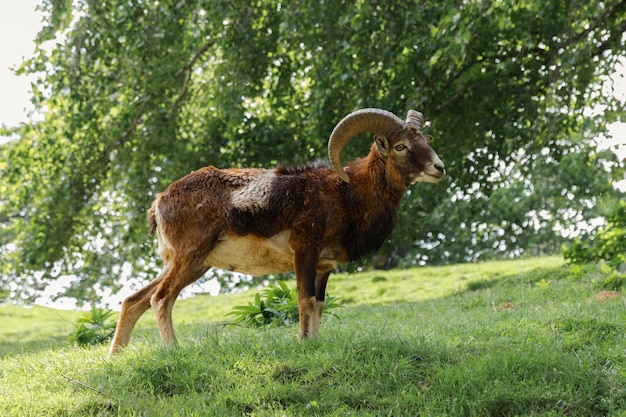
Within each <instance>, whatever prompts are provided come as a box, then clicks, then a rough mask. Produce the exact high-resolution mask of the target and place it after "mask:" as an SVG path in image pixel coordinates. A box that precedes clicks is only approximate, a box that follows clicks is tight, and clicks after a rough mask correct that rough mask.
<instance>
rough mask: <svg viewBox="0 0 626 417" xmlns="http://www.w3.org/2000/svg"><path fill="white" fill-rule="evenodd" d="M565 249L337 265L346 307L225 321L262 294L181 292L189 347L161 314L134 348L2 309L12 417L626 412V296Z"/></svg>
mask: <svg viewBox="0 0 626 417" xmlns="http://www.w3.org/2000/svg"><path fill="white" fill-rule="evenodd" d="M601 281H602V273H601V272H600V270H599V268H598V267H597V266H594V265H592V266H589V267H586V268H584V269H583V270H582V271H580V272H579V273H577V274H572V273H571V271H570V267H568V266H563V265H562V261H561V260H560V259H559V258H541V259H530V260H523V261H506V262H489V263H481V264H472V265H459V266H447V267H439V268H416V269H410V270H402V271H385V272H380V271H376V272H367V273H361V274H354V275H335V276H332V277H331V280H330V282H329V288H328V292H329V293H330V294H331V295H338V296H343V297H344V298H345V301H346V302H345V304H346V307H345V308H343V309H340V310H339V311H338V314H339V316H340V319H336V318H326V319H325V320H324V321H323V325H322V329H321V332H320V338H319V339H317V340H313V341H305V342H302V341H300V340H299V339H298V337H297V328H295V327H290V328H282V329H268V330H253V329H246V328H241V327H238V326H223V325H220V324H219V323H220V322H225V321H229V319H228V318H227V317H225V313H226V312H228V311H230V309H231V308H232V306H234V305H238V304H245V303H246V302H247V301H249V300H251V299H252V294H253V293H254V292H256V291H253V292H248V293H243V294H234V295H225V296H218V297H208V296H206V297H205V296H199V297H194V298H193V299H189V300H181V301H179V302H178V303H177V305H176V307H175V311H174V315H175V321H176V329H177V332H178V336H179V339H180V341H181V347H180V348H178V349H174V350H165V349H161V348H160V347H159V346H158V336H157V333H156V331H155V329H154V320H153V317H152V314H151V313H150V312H149V313H147V314H146V315H145V317H144V318H142V320H141V321H140V325H139V328H138V331H137V332H136V333H135V335H134V339H133V341H132V344H131V346H130V347H129V348H128V349H127V350H126V351H124V352H123V353H122V354H121V355H120V356H118V357H116V358H114V359H112V360H108V359H107V358H106V357H105V355H106V347H104V346H103V347H98V348H92V349H80V348H77V347H73V346H69V345H68V344H67V343H65V342H64V341H63V338H64V337H65V336H66V335H67V334H68V333H69V332H71V330H72V328H73V326H72V323H73V321H74V320H75V317H76V316H77V315H78V314H77V313H72V312H58V311H54V310H47V309H42V308H34V309H23V308H18V307H14V306H3V307H0V320H2V323H3V324H2V326H0V341H1V342H0V357H2V359H1V361H0V415H3V416H4V415H8V416H29V415H32V416H45V415H50V416H84V415H94V416H95V415H98V416H117V415H124V416H127V415H131V416H132V415H137V416H139V415H141V416H144V415H148V416H151V415H155V416H157V415H198V416H201V415H220V416H222V415H250V416H274V415H288V416H290V415H294V416H296V415H320V416H343V415H347V414H358V415H372V416H374V415H425V416H432V415H464V416H465V415H470V416H471V415H485V416H509V415H510V416H513V415H546V416H553V415H568V416H571V415H595V416H606V415H626V332H625V330H626V305H625V303H624V299H623V297H621V295H620V294H619V293H615V292H601V290H602V288H601V286H600V285H599V283H600V282H601Z"/></svg>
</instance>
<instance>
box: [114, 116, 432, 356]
mask: <svg viewBox="0 0 626 417" xmlns="http://www.w3.org/2000/svg"><path fill="white" fill-rule="evenodd" d="M398 144H402V145H404V146H406V147H407V148H408V149H404V150H399V149H401V148H396V146H397V145H398ZM433 161H438V163H437V162H433ZM433 166H434V167H435V168H433ZM427 171H428V173H430V174H431V177H430V178H434V179H430V180H428V179H427V180H428V181H431V182H436V181H438V180H439V179H440V178H441V177H442V176H443V164H441V161H440V160H439V158H438V157H437V156H436V154H435V153H434V151H433V150H432V149H431V148H430V146H429V145H428V144H427V141H426V139H425V138H424V136H422V134H421V132H420V131H419V130H417V129H416V128H414V127H413V126H411V125H407V127H406V128H405V129H404V130H403V131H401V132H398V133H396V134H394V135H392V136H391V137H390V138H389V139H385V140H384V141H380V139H377V141H376V143H375V144H373V145H372V148H371V151H370V153H369V155H368V156H367V157H365V158H363V159H360V160H358V161H356V162H354V163H352V164H350V165H348V167H347V168H346V172H347V174H348V176H349V177H350V182H349V183H345V182H343V181H342V180H340V179H339V177H338V176H337V174H335V172H334V171H333V170H332V169H331V168H329V167H328V166H326V165H319V164H317V165H304V166H300V167H295V168H285V167H279V168H276V169H274V170H261V169H224V170H220V169H217V168H214V167H207V168H202V169H199V170H197V171H195V172H192V173H191V174H189V175H187V176H185V177H183V178H181V179H180V180H178V181H176V182H174V183H173V184H171V185H170V186H169V187H168V188H167V189H166V190H165V191H164V192H162V193H161V194H159V195H158V196H157V198H156V199H155V201H154V203H153V204H152V206H151V207H150V209H149V210H148V219H149V224H150V234H151V235H156V236H157V239H158V242H159V254H160V256H161V257H162V259H163V260H164V264H165V265H164V268H163V270H162V271H161V273H160V274H159V275H158V277H157V278H156V279H155V280H154V281H153V282H151V283H150V284H148V285H147V286H146V287H144V288H142V289H141V290H139V291H137V292H136V293H135V294H133V295H132V296H130V297H128V298H127V299H126V300H125V301H124V303H123V305H122V311H121V314H120V319H119V323H118V326H117V329H116V333H115V337H114V339H113V342H112V344H111V350H110V353H111V354H113V353H115V352H117V351H118V350H119V349H120V348H121V347H123V346H125V345H126V344H127V343H128V342H129V340H130V336H131V333H132V330H133V328H134V326H135V324H136V322H137V320H138V319H139V317H140V316H141V315H142V314H143V313H144V312H145V311H146V310H147V309H148V308H150V307H152V308H153V309H154V311H155V314H156V317H157V325H158V328H159V331H160V334H161V339H162V341H163V342H164V343H165V344H175V342H176V339H175V336H174V328H173V325H172V318H171V315H172V308H173V306H174V302H175V300H176V297H177V296H178V294H179V293H180V291H181V290H182V289H183V288H185V287H186V286H187V285H189V284H191V283H192V282H194V281H195V280H197V279H198V278H200V277H201V276H202V275H203V274H204V273H205V272H206V271H207V269H209V268H211V267H218V268H222V269H227V270H232V271H239V272H243V273H249V274H267V273H271V272H285V271H289V270H295V272H296V279H297V288H298V304H299V308H300V335H301V337H315V336H317V334H318V331H319V324H320V318H321V315H322V311H323V308H324V295H325V291H326V283H327V281H328V276H329V275H330V272H331V271H332V270H333V269H334V268H335V267H336V266H337V265H338V264H339V263H342V262H347V261H354V260H357V259H359V258H361V257H363V256H364V255H366V254H368V253H370V252H372V251H374V250H376V249H378V248H379V247H380V246H381V245H382V243H383V242H384V241H385V239H386V238H387V237H388V236H389V234H390V233H391V231H392V230H393V227H394V226H395V224H396V218H397V209H398V205H399V204H400V200H401V198H402V195H403V194H404V192H405V191H406V189H407V187H408V186H409V185H410V184H411V183H412V182H414V181H417V180H419V179H418V177H419V175H421V174H422V173H424V172H427ZM432 175H434V176H432ZM419 178H422V177H419Z"/></svg>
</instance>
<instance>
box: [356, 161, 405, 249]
mask: <svg viewBox="0 0 626 417" xmlns="http://www.w3.org/2000/svg"><path fill="white" fill-rule="evenodd" d="M370 156H371V154H370ZM348 170H349V174H350V182H349V183H348V184H346V185H345V186H346V191H347V192H346V193H345V198H346V201H345V203H346V207H347V210H348V212H349V213H350V218H351V220H350V223H351V224H350V227H349V228H348V235H346V238H345V241H344V247H345V248H347V251H348V256H349V257H350V260H352V261H353V260H357V259H360V258H362V257H363V256H365V255H368V254H370V253H372V252H374V251H376V250H377V249H378V248H380V246H382V244H383V243H384V242H385V240H386V239H387V237H389V235H390V234H391V232H392V230H393V228H394V227H395V225H396V220H397V215H398V206H399V205H400V201H401V199H402V196H403V194H404V192H405V191H406V186H405V185H404V183H403V182H391V181H390V179H389V175H388V173H386V172H385V165H384V161H382V160H378V159H376V158H372V157H369V156H368V157H367V158H364V159H361V160H359V161H357V162H355V163H353V164H351V165H350V166H349V168H348Z"/></svg>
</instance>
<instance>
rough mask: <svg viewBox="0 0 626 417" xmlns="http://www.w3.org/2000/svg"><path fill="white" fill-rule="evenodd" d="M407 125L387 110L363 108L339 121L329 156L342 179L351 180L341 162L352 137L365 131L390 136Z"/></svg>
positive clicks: (332, 138)
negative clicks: (342, 153) (342, 154)
mask: <svg viewBox="0 0 626 417" xmlns="http://www.w3.org/2000/svg"><path fill="white" fill-rule="evenodd" d="M415 113H418V112H415ZM420 114H421V113H420ZM411 121H412V119H411ZM405 126H406V124H405V122H404V121H402V119H400V118H399V117H398V116H396V115H395V114H393V113H391V112H388V111H386V110H381V109H362V110H357V111H355V112H352V113H350V114H348V115H347V116H346V117H344V118H343V119H341V121H340V122H339V123H337V126H335V128H334V129H333V132H332V133H331V135H330V138H329V139H328V156H329V158H330V164H331V166H332V167H333V169H334V170H335V172H336V173H337V175H339V177H340V178H341V179H342V180H344V181H345V182H350V178H348V175H347V174H346V173H345V172H344V170H343V164H342V163H341V152H342V151H343V148H345V146H346V144H347V143H348V142H349V141H350V139H352V138H353V137H354V136H356V135H358V134H359V133H364V132H369V133H373V134H375V135H379V136H384V137H389V136H390V135H391V134H392V133H394V132H397V131H398V130H402V129H404V127H405ZM420 128H421V126H420Z"/></svg>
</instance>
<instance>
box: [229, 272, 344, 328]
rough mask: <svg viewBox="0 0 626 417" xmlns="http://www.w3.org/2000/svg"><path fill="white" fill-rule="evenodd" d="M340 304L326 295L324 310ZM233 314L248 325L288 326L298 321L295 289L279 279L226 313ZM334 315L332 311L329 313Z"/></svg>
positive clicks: (236, 320) (336, 298)
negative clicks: (245, 303)
mask: <svg viewBox="0 0 626 417" xmlns="http://www.w3.org/2000/svg"><path fill="white" fill-rule="evenodd" d="M340 305H341V303H340V298H338V297H330V296H328V295H327V296H326V301H325V303H324V311H328V310H332V309H334V308H337V307H339V306H340ZM228 314H229V315H231V316H235V323H238V324H244V325H245V326H248V327H263V326H289V325H291V324H294V323H298V322H299V321H300V315H299V312H298V293H297V290H296V289H295V288H294V289H289V287H288V286H287V283H285V282H284V281H279V282H277V283H276V284H275V285H270V286H269V287H267V288H265V289H264V290H263V291H261V292H260V293H256V294H255V296H254V302H249V303H248V305H245V306H235V307H233V311H231V312H230V313H228ZM330 314H331V315H333V316H336V314H335V313H334V312H331V313H330Z"/></svg>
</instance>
